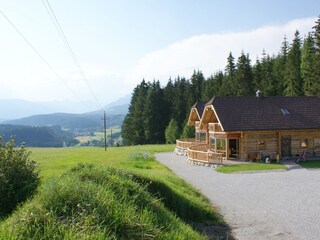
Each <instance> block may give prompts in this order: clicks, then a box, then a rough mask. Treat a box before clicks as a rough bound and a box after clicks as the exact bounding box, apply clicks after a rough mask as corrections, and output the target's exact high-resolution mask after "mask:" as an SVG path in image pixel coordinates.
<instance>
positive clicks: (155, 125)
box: [122, 17, 320, 145]
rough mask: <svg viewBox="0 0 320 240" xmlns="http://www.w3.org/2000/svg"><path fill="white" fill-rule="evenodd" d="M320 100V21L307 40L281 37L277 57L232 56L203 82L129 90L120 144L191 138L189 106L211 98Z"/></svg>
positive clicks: (180, 80)
mask: <svg viewBox="0 0 320 240" xmlns="http://www.w3.org/2000/svg"><path fill="white" fill-rule="evenodd" d="M257 90H260V91H261V92H262V93H263V95H265V96H320V17H319V18H318V20H317V21H316V22H315V26H314V27H313V29H312V30H311V31H310V32H309V34H308V35H307V36H303V37H302V36H300V34H299V31H298V30H296V32H295V33H294V38H293V40H292V42H291V43H289V42H287V39H286V37H284V40H283V43H282V45H281V47H280V49H279V53H278V54H277V55H271V56H270V55H269V54H268V53H266V52H265V51H264V50H262V57H261V58H257V59H256V60H255V61H254V62H252V60H251V59H250V56H249V54H247V53H245V52H242V53H241V54H240V56H239V57H237V58H236V57H235V56H233V54H232V52H230V53H229V56H228V58H227V61H226V67H225V69H224V71H218V72H216V73H214V74H212V75H211V76H209V77H207V78H206V77H205V76H204V75H203V73H202V72H201V70H194V72H193V74H192V76H191V78H190V79H187V78H185V77H181V76H177V77H176V78H175V79H171V78H170V79H169V80H168V82H167V84H166V85H165V86H161V85H160V82H159V81H155V80H154V81H153V82H147V81H145V80H144V79H143V80H142V81H141V83H140V84H139V85H138V86H137V87H136V88H135V89H134V90H133V94H132V98H131V103H130V107H129V112H128V114H127V115H126V117H125V119H124V122H123V125H122V136H123V140H124V144H126V145H137V144H160V143H166V142H167V143H174V142H175V139H177V138H188V137H193V135H194V129H192V127H189V126H186V121H187V118H188V115H189V111H190V108H191V106H192V105H193V104H194V103H195V102H197V101H208V100H209V99H211V98H212V97H214V96H250V95H254V94H255V92H256V91H257Z"/></svg>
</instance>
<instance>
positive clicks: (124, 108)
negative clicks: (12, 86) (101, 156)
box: [0, 95, 131, 129]
mask: <svg viewBox="0 0 320 240" xmlns="http://www.w3.org/2000/svg"><path fill="white" fill-rule="evenodd" d="M130 99H131V95H127V96H125V97H122V98H120V99H118V100H116V101H114V102H111V103H109V104H108V105H106V106H105V107H103V108H102V109H100V110H97V111H93V112H87V113H45V114H42V112H43V111H46V112H48V111H49V112H50V111H51V110H50V105H49V106H47V107H46V110H45V105H42V104H41V103H32V102H28V101H23V100H8V101H6V100H0V118H7V119H14V120H3V121H1V123H3V124H14V125H24V126H40V127H42V126H61V127H62V128H63V129H102V127H103V112H104V111H106V115H107V127H110V126H121V125H122V122H123V119H124V117H125V115H126V114H127V112H128V108H129V102H130ZM1 104H2V105H1ZM1 106H2V107H3V109H2V108H1ZM31 108H32V109H31ZM73 110H74V111H76V109H73ZM31 112H36V113H37V114H32V115H31V116H28V113H31ZM26 115H27V116H26ZM17 116H18V117H17ZM21 116H23V117H21Z"/></svg>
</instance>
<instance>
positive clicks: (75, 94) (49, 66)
mask: <svg viewBox="0 0 320 240" xmlns="http://www.w3.org/2000/svg"><path fill="white" fill-rule="evenodd" d="M0 13H1V15H2V16H3V17H4V18H5V19H6V20H7V22H8V23H9V24H10V25H11V26H12V27H13V28H14V29H15V30H16V32H17V33H18V34H19V35H20V37H22V39H23V40H24V41H25V42H26V43H27V44H28V45H29V47H31V49H32V50H33V51H34V52H35V53H36V54H37V55H38V57H40V59H41V60H42V61H43V62H44V63H45V64H46V65H47V67H48V68H49V69H50V70H51V71H52V72H53V73H54V75H56V77H57V78H58V79H60V81H61V82H63V84H64V85H65V86H66V87H67V88H68V89H69V91H70V92H71V93H72V94H73V95H74V96H75V97H76V98H77V99H78V100H79V101H80V102H81V103H82V104H83V105H84V106H85V107H86V108H88V109H90V107H89V106H88V105H87V104H85V103H84V102H83V101H82V100H81V98H80V97H79V96H78V95H77V93H76V92H75V91H73V89H72V88H70V87H69V85H68V84H67V83H66V82H65V81H64V79H63V78H62V77H61V76H60V75H59V74H58V73H57V71H56V70H54V68H53V67H52V66H51V65H50V64H49V62H48V61H47V60H46V59H45V58H44V57H43V56H42V55H41V54H40V52H39V51H38V50H37V49H36V48H35V47H34V46H33V45H32V44H31V42H30V41H29V40H28V39H27V38H26V37H25V36H24V35H23V33H22V32H21V31H20V30H19V29H18V28H17V27H16V26H15V25H14V23H13V22H12V21H11V20H10V19H9V18H8V17H7V16H6V15H5V14H4V13H3V12H2V11H1V10H0Z"/></svg>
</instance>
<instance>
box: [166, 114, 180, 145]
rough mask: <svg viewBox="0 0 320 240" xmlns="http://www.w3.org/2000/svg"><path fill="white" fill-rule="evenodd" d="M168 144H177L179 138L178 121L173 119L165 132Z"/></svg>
mask: <svg viewBox="0 0 320 240" xmlns="http://www.w3.org/2000/svg"><path fill="white" fill-rule="evenodd" d="M165 136H166V143H171V144H172V143H176V139H177V138H178V137H179V129H178V124H177V121H176V120H174V119H171V120H170V122H169V125H168V126H167V128H166V130H165Z"/></svg>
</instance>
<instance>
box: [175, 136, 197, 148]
mask: <svg viewBox="0 0 320 240" xmlns="http://www.w3.org/2000/svg"><path fill="white" fill-rule="evenodd" d="M197 144H199V142H197V141H196V139H195V138H185V139H177V140H176V147H177V148H181V149H188V148H189V147H191V146H194V145H197Z"/></svg>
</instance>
